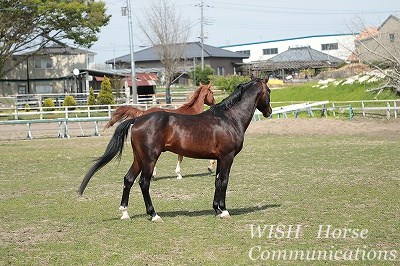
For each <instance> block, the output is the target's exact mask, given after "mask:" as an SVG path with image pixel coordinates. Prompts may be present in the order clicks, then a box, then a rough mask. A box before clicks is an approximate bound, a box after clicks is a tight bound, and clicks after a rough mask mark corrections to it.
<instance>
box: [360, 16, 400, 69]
mask: <svg viewBox="0 0 400 266" xmlns="http://www.w3.org/2000/svg"><path fill="white" fill-rule="evenodd" d="M355 46H356V49H355V56H357V57H358V59H359V60H360V61H363V62H367V63H373V62H379V61H388V58H399V57H400V18H398V17H396V16H393V15H390V16H389V17H388V18H387V19H386V20H385V21H384V22H383V23H382V24H381V26H379V27H378V28H377V30H370V29H369V30H368V29H367V30H365V31H363V34H362V35H360V36H359V37H358V38H357V39H356V41H355Z"/></svg>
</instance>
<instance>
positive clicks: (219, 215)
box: [217, 210, 231, 219]
mask: <svg viewBox="0 0 400 266" xmlns="http://www.w3.org/2000/svg"><path fill="white" fill-rule="evenodd" d="M217 217H218V218H221V219H226V218H230V217H231V215H230V214H229V212H228V211H227V210H225V211H222V212H221V213H220V214H218V215H217Z"/></svg>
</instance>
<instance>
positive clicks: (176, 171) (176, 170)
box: [175, 160, 182, 179]
mask: <svg viewBox="0 0 400 266" xmlns="http://www.w3.org/2000/svg"><path fill="white" fill-rule="evenodd" d="M175 173H176V179H182V175H181V162H180V161H179V160H178V163H177V164H176V168H175Z"/></svg>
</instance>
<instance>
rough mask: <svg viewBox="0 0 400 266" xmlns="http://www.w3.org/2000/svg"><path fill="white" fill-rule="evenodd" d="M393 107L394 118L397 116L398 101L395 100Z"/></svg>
mask: <svg viewBox="0 0 400 266" xmlns="http://www.w3.org/2000/svg"><path fill="white" fill-rule="evenodd" d="M393 108H394V118H397V103H396V101H393Z"/></svg>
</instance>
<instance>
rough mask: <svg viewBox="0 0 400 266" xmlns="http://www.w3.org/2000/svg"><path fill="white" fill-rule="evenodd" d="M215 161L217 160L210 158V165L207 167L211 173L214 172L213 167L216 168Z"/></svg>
mask: <svg viewBox="0 0 400 266" xmlns="http://www.w3.org/2000/svg"><path fill="white" fill-rule="evenodd" d="M215 163H216V161H215V160H210V165H209V166H208V167H207V169H208V172H210V173H212V172H213V168H214V165H215Z"/></svg>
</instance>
